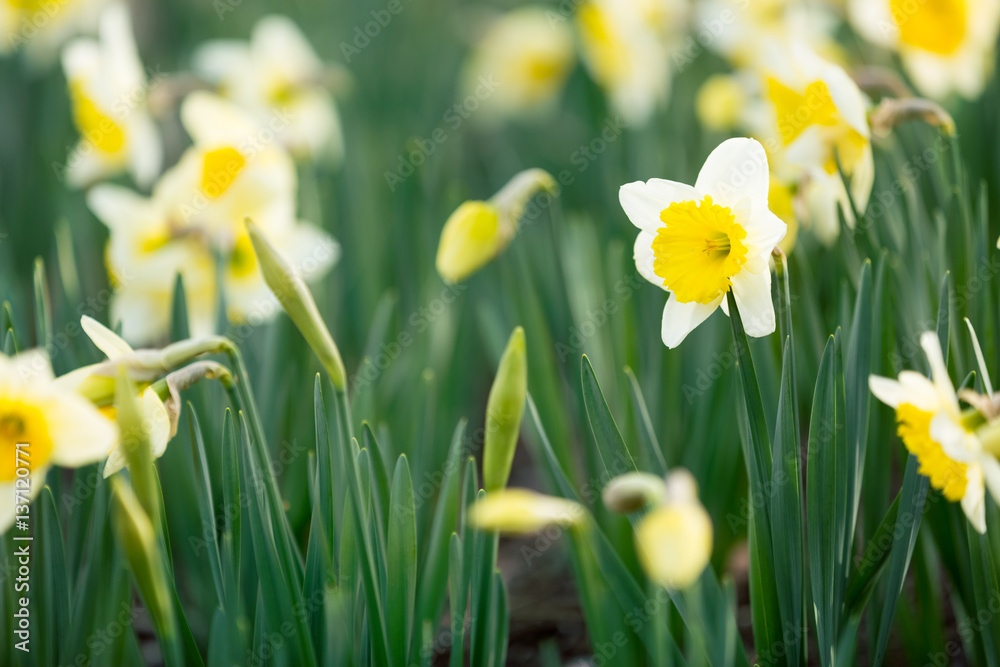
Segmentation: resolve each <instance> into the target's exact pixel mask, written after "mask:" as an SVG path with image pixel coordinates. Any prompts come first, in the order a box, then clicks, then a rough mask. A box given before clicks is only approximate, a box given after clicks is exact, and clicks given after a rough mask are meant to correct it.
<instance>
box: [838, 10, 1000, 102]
mask: <svg viewBox="0 0 1000 667" xmlns="http://www.w3.org/2000/svg"><path fill="white" fill-rule="evenodd" d="M849 15H850V18H851V23H852V24H853V26H854V28H855V29H856V30H857V31H858V32H859V33H861V34H862V35H863V36H865V37H866V38H867V39H869V40H870V41H871V42H873V43H875V44H880V45H882V46H884V47H886V48H888V49H892V50H894V51H897V52H898V53H899V56H900V58H901V59H902V61H903V66H904V67H905V68H906V72H907V73H908V74H909V75H910V77H911V78H912V79H913V81H914V83H915V84H916V86H917V88H919V89H920V91H921V92H922V93H923V94H924V95H927V96H929V97H932V98H935V99H942V98H944V97H946V96H947V95H949V94H950V93H952V92H956V93H958V94H959V95H961V96H963V97H966V98H968V99H974V98H976V97H979V94H980V93H981V92H982V91H983V86H984V84H985V82H986V80H987V79H988V77H989V74H990V71H991V70H992V67H993V61H994V59H995V53H996V51H995V49H996V42H997V31H998V27H1000V4H998V3H997V2H995V1H994V0H925V1H919V2H911V1H909V0H851V2H850V4H849Z"/></svg>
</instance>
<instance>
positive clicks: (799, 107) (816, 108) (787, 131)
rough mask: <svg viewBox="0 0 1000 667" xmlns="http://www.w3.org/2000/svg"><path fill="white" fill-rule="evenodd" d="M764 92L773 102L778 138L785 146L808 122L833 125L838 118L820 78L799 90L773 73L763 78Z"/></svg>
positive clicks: (838, 120) (837, 121) (838, 115)
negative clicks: (765, 80)
mask: <svg viewBox="0 0 1000 667" xmlns="http://www.w3.org/2000/svg"><path fill="white" fill-rule="evenodd" d="M767 96H768V97H769V98H770V99H771V103H772V104H774V110H775V115H776V118H777V121H778V131H779V132H781V141H782V142H783V143H784V144H785V145H786V146H787V145H789V144H790V143H792V142H793V141H795V140H796V139H798V137H799V135H800V134H802V132H803V131H805V129H806V128H807V127H809V126H810V125H822V126H826V127H835V126H836V125H837V124H838V123H839V122H840V113H839V112H838V111H837V107H836V105H835V104H834V103H833V98H832V97H831V96H830V90H829V88H827V87H826V84H825V83H823V82H822V81H813V82H812V83H810V84H809V85H808V86H806V89H805V92H803V93H799V92H797V91H795V90H792V89H791V88H789V87H788V86H786V85H785V84H783V83H781V82H780V81H778V80H777V79H775V78H773V77H769V78H768V80H767Z"/></svg>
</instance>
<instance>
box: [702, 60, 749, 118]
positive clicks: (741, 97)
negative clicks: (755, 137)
mask: <svg viewBox="0 0 1000 667" xmlns="http://www.w3.org/2000/svg"><path fill="white" fill-rule="evenodd" d="M746 102H747V96H746V92H745V91H744V90H743V86H741V85H740V82H739V81H737V80H736V78H735V77H733V76H730V75H728V74H715V75H713V76H710V77H709V78H708V79H707V80H706V81H705V83H703V84H702V85H701V88H699V89H698V95H697V97H696V99H695V112H696V113H697V115H698V120H699V121H701V124H702V125H704V126H705V127H706V128H708V129H710V130H717V131H725V130H731V129H733V128H734V127H736V125H737V124H738V123H739V121H740V116H741V114H742V112H743V109H744V107H745V106H746Z"/></svg>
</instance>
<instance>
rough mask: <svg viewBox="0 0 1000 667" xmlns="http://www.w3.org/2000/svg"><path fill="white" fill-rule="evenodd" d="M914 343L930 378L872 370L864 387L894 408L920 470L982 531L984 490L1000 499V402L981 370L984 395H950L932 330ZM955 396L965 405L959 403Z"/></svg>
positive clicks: (951, 390) (901, 434) (952, 391)
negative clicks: (876, 373) (924, 359)
mask: <svg viewBox="0 0 1000 667" xmlns="http://www.w3.org/2000/svg"><path fill="white" fill-rule="evenodd" d="M920 345H921V347H923V350H924V354H926V355H927V360H928V362H929V363H930V367H931V378H930V379H928V378H927V377H925V376H923V375H921V374H920V373H917V372H915V371H903V372H902V373H900V374H899V378H898V379H897V380H892V379H889V378H884V377H879V376H874V375H873V376H872V377H871V379H870V380H869V386H870V387H871V391H872V393H873V394H874V395H875V396H876V397H877V398H878V399H879V400H880V401H882V402H883V403H885V404H886V405H888V406H889V407H891V408H893V409H894V410H895V411H896V421H897V422H898V424H899V437H900V439H901V440H902V441H903V444H904V445H905V446H906V449H907V450H908V451H909V452H910V453H911V454H912V455H914V456H915V457H917V461H918V462H919V464H920V467H919V472H920V474H922V475H925V476H926V477H928V478H929V480H930V484H931V486H933V487H934V488H935V489H937V490H939V491H940V492H941V493H942V494H943V495H944V497H945V498H946V499H947V500H949V501H951V502H958V503H961V505H962V510H963V511H964V512H965V515H966V516H967V517H968V519H969V522H970V523H971V524H972V526H973V527H974V528H975V529H976V530H977V531H978V532H980V533H985V532H986V489H989V492H990V495H992V496H993V499H994V500H995V501H998V502H1000V461H998V457H1000V401H998V397H997V395H995V394H993V392H992V388H991V387H990V381H989V376H988V375H987V374H986V373H985V372H984V373H983V380H984V385H985V386H986V391H987V394H988V395H986V396H984V395H981V394H977V393H975V392H973V391H970V390H963V391H962V393H961V394H960V395H956V393H955V386H954V385H953V384H952V382H951V379H950V378H949V376H948V367H947V365H946V364H945V360H944V355H943V354H942V352H941V344H940V343H939V341H938V338H937V334H935V333H933V332H927V333H924V334H923V335H921V337H920ZM977 348H978V343H977ZM981 370H983V371H985V369H981ZM960 397H961V399H962V400H963V401H964V402H965V403H966V404H967V405H968V406H969V407H968V408H966V409H963V408H962V407H961V405H960V403H959V398H960Z"/></svg>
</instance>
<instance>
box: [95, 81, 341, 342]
mask: <svg viewBox="0 0 1000 667" xmlns="http://www.w3.org/2000/svg"><path fill="white" fill-rule="evenodd" d="M181 120H182V122H183V123H184V126H185V128H186V129H187V130H188V132H189V133H190V134H191V137H192V139H193V141H194V145H193V146H192V147H191V148H189V149H188V150H187V151H186V152H185V153H184V155H182V156H181V159H180V161H179V162H178V164H177V165H176V166H174V167H173V168H171V169H170V170H168V171H167V172H166V173H165V174H164V175H163V177H162V178H161V179H160V181H159V182H158V183H157V184H156V186H155V187H154V189H153V195H152V197H151V198H145V197H141V196H139V195H136V194H135V193H132V192H129V191H128V190H125V189H123V188H119V187H115V186H99V187H97V188H94V190H93V191H92V192H91V193H90V194H89V196H88V204H89V206H90V208H91V210H92V211H93V212H94V214H95V215H97V217H98V218H100V219H101V221H102V222H104V224H105V225H107V226H108V228H109V230H111V237H110V239H109V242H108V253H107V260H108V268H109V272H110V273H111V275H112V278H113V286H114V287H115V300H114V302H113V304H112V318H113V319H115V320H117V319H120V320H121V322H122V333H123V335H124V337H125V338H126V339H127V340H129V341H130V342H133V343H138V344H149V343H154V342H156V341H158V340H160V339H162V338H163V337H164V336H165V335H166V334H167V333H168V331H169V327H170V322H169V317H170V304H171V303H172V299H173V290H174V283H175V280H176V276H177V274H181V275H182V276H183V280H184V287H185V294H186V296H187V301H188V309H189V321H190V326H191V331H192V333H193V334H194V335H205V334H208V333H211V332H213V331H214V330H215V323H216V322H217V321H218V305H219V296H220V292H221V295H222V297H223V301H224V303H225V305H226V316H227V317H228V318H229V320H231V321H233V322H243V321H246V320H251V321H255V322H259V321H263V320H265V319H269V318H270V317H271V316H273V315H274V314H275V313H276V312H277V307H276V305H275V302H274V298H273V296H272V295H271V293H270V291H269V290H268V289H267V285H266V284H265V283H264V280H263V277H262V276H261V274H260V271H259V268H258V266H257V259H256V256H255V255H254V253H253V248H252V244H251V243H250V239H249V237H248V236H247V233H246V226H245V224H244V220H245V219H246V218H250V219H252V220H254V221H255V222H256V223H257V224H258V225H259V226H260V227H261V229H263V230H265V231H266V233H267V234H268V236H269V238H271V239H272V240H273V242H274V244H275V245H276V246H277V247H278V248H279V249H280V250H281V251H282V252H283V253H285V255H286V256H287V257H288V258H289V260H290V261H291V262H292V264H293V265H294V266H295V267H296V268H297V269H298V270H299V271H300V272H301V274H302V276H303V278H304V279H306V280H313V279H315V278H318V277H320V276H322V275H324V274H325V273H326V272H327V271H328V270H329V269H330V267H331V266H333V264H334V263H335V262H336V260H337V259H338V257H339V253H340V250H339V246H338V245H337V243H336V242H335V241H334V240H333V239H332V238H331V237H330V236H329V235H327V234H326V233H325V232H323V231H322V230H320V229H318V228H317V227H315V226H313V225H310V224H308V223H305V222H300V221H298V220H297V219H296V216H295V196H296V180H295V167H294V164H293V163H292V160H291V158H290V157H289V155H288V154H287V153H286V152H285V150H284V149H283V148H281V147H280V146H279V145H277V143H276V142H275V141H274V135H273V132H274V130H272V134H268V133H267V131H265V129H262V128H260V127H259V126H258V125H257V124H256V123H255V122H254V120H253V119H252V118H251V117H250V116H249V115H247V114H246V113H245V112H243V111H241V110H240V109H239V108H237V107H236V106H235V105H233V104H232V103H230V102H227V101H225V100H223V99H221V98H219V97H217V96H215V95H211V94H209V93H194V94H192V95H190V96H189V97H188V98H187V99H186V100H185V101H184V104H183V106H182V107H181ZM268 137H270V138H271V141H270V143H269V142H268ZM216 257H219V258H220V260H221V262H222V264H221V266H217V264H216ZM220 279H221V283H220Z"/></svg>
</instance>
